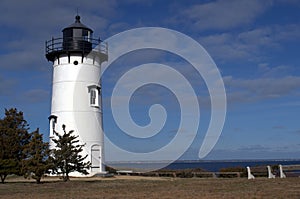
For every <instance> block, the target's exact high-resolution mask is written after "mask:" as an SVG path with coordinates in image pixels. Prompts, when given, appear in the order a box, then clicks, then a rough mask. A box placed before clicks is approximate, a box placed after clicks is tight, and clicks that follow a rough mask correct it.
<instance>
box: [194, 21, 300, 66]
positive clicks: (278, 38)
mask: <svg viewBox="0 0 300 199" xmlns="http://www.w3.org/2000/svg"><path fill="white" fill-rule="evenodd" d="M299 39H300V25H299V24H288V25H270V26H266V27H259V28H255V29H252V30H248V31H243V32H234V31H232V32H227V33H219V34H212V35H209V36H202V37H199V42H200V43H201V44H202V45H203V46H204V47H205V48H206V49H207V50H208V52H209V53H210V54H211V55H212V57H213V58H217V59H219V60H222V61H224V60H225V61H228V60H229V61H230V60H251V61H253V60H254V61H260V60H262V59H263V58H265V57H268V56H269V55H268V53H269V52H270V51H274V50H277V51H278V52H281V50H283V49H285V48H286V43H287V42H298V41H299ZM272 56H273V54H272Z"/></svg>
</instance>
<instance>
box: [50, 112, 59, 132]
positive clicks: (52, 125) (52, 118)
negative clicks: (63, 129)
mask: <svg viewBox="0 0 300 199" xmlns="http://www.w3.org/2000/svg"><path fill="white" fill-rule="evenodd" d="M56 121H57V116H55V115H51V116H50V117H49V123H50V137H53V135H54V131H55V125H56Z"/></svg>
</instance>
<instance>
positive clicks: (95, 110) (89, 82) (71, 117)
mask: <svg viewBox="0 0 300 199" xmlns="http://www.w3.org/2000/svg"><path fill="white" fill-rule="evenodd" d="M62 33H63V35H62V37H59V38H52V39H50V40H48V41H46V58H47V60H48V61H51V62H52V63H53V83H52V101H51V115H50V116H49V124H50V133H49V137H50V147H51V148H55V145H54V143H53V142H52V138H53V137H54V131H56V132H58V133H62V132H63V130H62V125H63V124H64V125H66V128H67V131H69V130H74V134H75V135H76V136H78V139H79V142H80V144H84V145H85V146H84V148H83V152H82V155H83V156H85V155H87V158H86V161H90V162H91V168H90V170H89V176H93V175H95V174H97V173H102V172H104V171H105V168H104V151H103V149H104V141H103V124H102V114H103V110H102V88H101V77H100V75H101V64H102V63H103V62H105V61H107V59H108V55H107V44H106V43H105V42H102V41H101V40H100V38H99V39H95V38H93V30H92V29H90V28H89V27H87V26H85V25H84V24H83V23H81V21H80V16H78V15H77V16H76V17H75V23H73V24H71V25H69V26H68V27H66V28H64V29H63V30H62ZM70 175H71V176H82V174H79V173H76V172H74V173H71V174H70Z"/></svg>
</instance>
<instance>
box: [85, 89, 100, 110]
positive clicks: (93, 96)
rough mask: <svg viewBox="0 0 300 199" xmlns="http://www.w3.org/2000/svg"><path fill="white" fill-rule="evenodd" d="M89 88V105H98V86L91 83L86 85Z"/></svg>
mask: <svg viewBox="0 0 300 199" xmlns="http://www.w3.org/2000/svg"><path fill="white" fill-rule="evenodd" d="M88 89H89V101H90V106H93V107H99V106H100V103H99V99H100V87H99V86H96V85H92V86H89V87H88Z"/></svg>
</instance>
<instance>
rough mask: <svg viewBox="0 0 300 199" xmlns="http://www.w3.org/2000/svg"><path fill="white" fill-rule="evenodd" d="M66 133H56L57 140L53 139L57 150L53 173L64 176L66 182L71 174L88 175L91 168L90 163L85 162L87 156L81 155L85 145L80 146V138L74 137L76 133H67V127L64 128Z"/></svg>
mask: <svg viewBox="0 0 300 199" xmlns="http://www.w3.org/2000/svg"><path fill="white" fill-rule="evenodd" d="M62 128H63V131H64V133H63V134H59V133H57V132H54V134H55V135H56V137H57V139H55V138H53V139H52V140H53V142H54V143H55V144H56V149H53V151H52V158H53V163H54V170H53V173H55V174H62V175H63V180H64V181H69V173H71V172H74V171H77V172H79V173H82V174H85V175H86V174H88V171H87V169H89V168H90V165H91V163H90V162H84V160H85V159H86V157H87V155H86V156H84V157H83V156H82V155H80V153H81V152H82V151H83V147H84V145H80V144H78V143H79V140H77V138H78V136H74V135H73V133H74V131H73V130H71V131H69V132H68V133H67V132H66V126H65V125H63V126H62Z"/></svg>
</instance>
